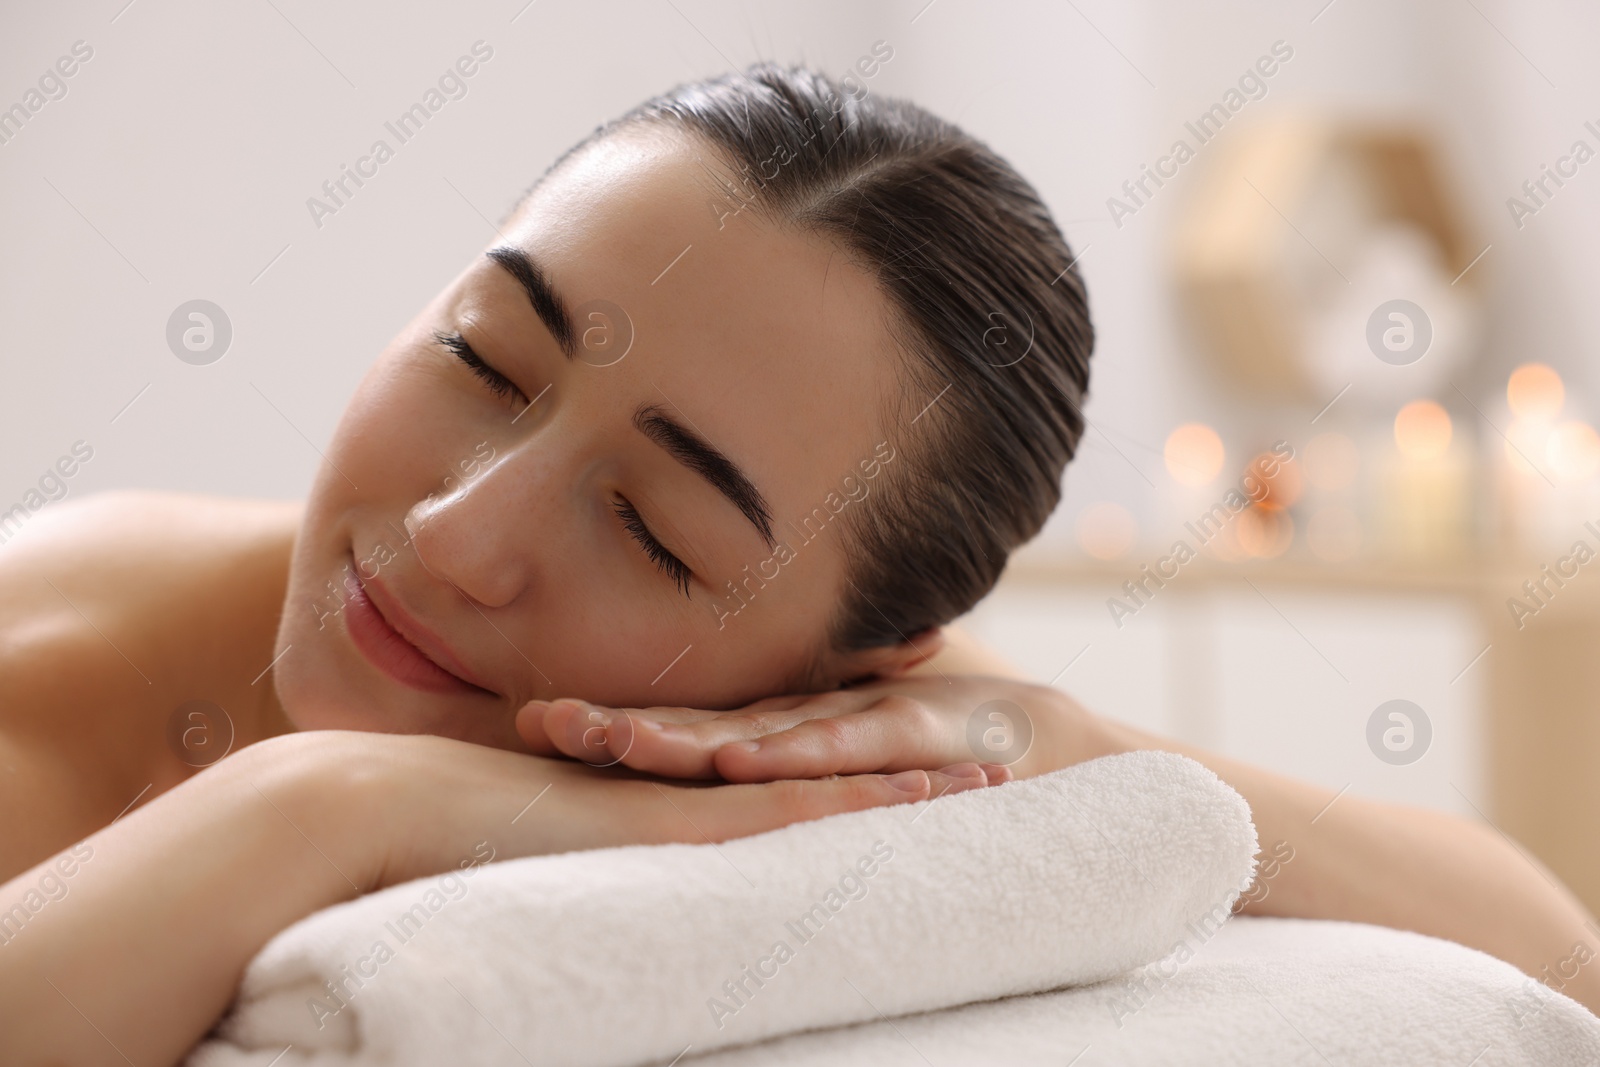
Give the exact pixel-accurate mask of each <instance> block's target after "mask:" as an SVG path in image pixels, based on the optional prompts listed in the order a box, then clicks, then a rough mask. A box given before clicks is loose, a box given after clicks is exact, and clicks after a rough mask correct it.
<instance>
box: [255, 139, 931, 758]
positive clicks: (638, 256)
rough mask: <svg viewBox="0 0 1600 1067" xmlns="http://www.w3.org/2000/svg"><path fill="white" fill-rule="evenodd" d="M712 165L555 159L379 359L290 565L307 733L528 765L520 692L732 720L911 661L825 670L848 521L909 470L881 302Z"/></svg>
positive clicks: (287, 662)
mask: <svg viewBox="0 0 1600 1067" xmlns="http://www.w3.org/2000/svg"><path fill="white" fill-rule="evenodd" d="M712 158H713V156H712V153H710V152H709V151H707V150H706V149H705V148H704V147H703V146H701V145H699V144H698V142H695V141H693V140H691V139H689V138H688V137H686V136H684V135H682V134H680V133H677V132H676V131H673V130H670V129H667V128H646V129H638V130H632V131H627V132H624V133H620V134H617V135H614V136H612V137H610V138H608V139H607V140H604V141H602V142H600V143H598V144H596V145H594V146H591V147H590V148H588V149H586V150H585V151H583V152H582V153H580V154H578V155H576V156H574V157H572V158H571V159H569V160H568V161H567V162H566V163H564V164H563V165H562V167H561V168H560V169H558V170H557V171H556V172H554V173H552V174H550V175H549V176H548V177H547V178H546V179H545V181H544V182H543V184H542V185H541V186H540V187H539V188H538V189H537V190H536V191H535V192H534V193H533V195H532V196H531V197H530V198H529V199H528V201H527V202H526V204H525V205H524V206H523V208H522V209H521V210H520V211H519V212H518V214H517V216H516V217H515V219H514V220H513V221H512V223H511V224H510V225H509V226H508V227H507V228H506V229H505V230H504V231H503V232H502V233H501V234H500V236H498V237H497V238H496V239H495V241H494V242H493V243H492V244H491V245H490V246H489V250H488V254H486V255H484V256H480V257H477V258H476V259H475V260H474V261H473V262H472V263H470V264H469V265H468V266H467V268H466V270H465V271H463V272H462V273H461V275H460V276H459V277H457V278H456V280H455V281H454V282H453V283H451V284H450V285H449V286H448V287H447V288H446V289H445V290H444V291H443V292H442V293H440V294H439V296H438V297H437V298H436V299H435V300H434V301H433V302H432V303H431V304H430V305H429V306H428V307H427V308H425V309H424V310H423V311H422V313H421V314H420V315H418V316H417V318H416V319H415V320H414V321H413V322H412V323H411V324H410V325H409V326H408V327H406V329H405V330H404V331H402V332H401V334H400V335H399V336H398V337H396V338H395V340H394V341H393V342H392V343H391V344H390V345H389V347H388V349H387V350H386V351H385V352H384V353H383V354H382V355H381V356H380V357H379V358H378V360H377V361H376V362H375V363H374V364H373V365H372V367H371V369H370V370H369V371H368V373H367V374H366V376H365V378H364V380H363V381H362V383H361V385H360V387H359V388H358V390H357V391H356V394H355V395H354V397H352V398H351V400H350V403H349V406H348V407H347V408H346V410H345V412H344V416H343V418H342V420H341V422H340V424H339V427H338V429H337V431H336V432H335V434H334V438H333V441H332V442H331V444H330V445H329V447H328V450H327V453H326V455H327V462H326V463H324V464H323V465H322V467H321V469H320V471H319V473H318V476H317V480H316V483H315V486H314V488H313V490H312V494H311V497H310V499H309V501H308V504H307V509H306V516H305V521H304V525H303V527H302V529H301V532H300V537H299V539H298V541H297V543H296V546H295V551H294V557H293V562H292V566H291V572H290V580H289V592H288V598H287V602H286V605H285V609H284V617H283V621H282V624H281V626H280V630H279V635H278V649H277V652H278V654H279V656H280V659H279V660H278V661H277V665H276V667H275V669H274V670H275V681H276V686H277V693H278V696H279V699H280V701H281V702H282V704H283V707H284V710H285V712H286V714H287V715H288V717H289V719H290V720H291V721H292V722H293V723H294V724H295V725H296V726H297V727H299V728H301V729H312V728H340V729H368V730H384V731H391V732H406V733H412V732H427V733H436V734H441V735H445V736H452V737H459V738H462V739H464V740H469V741H475V742H478V743H481V744H491V745H497V746H499V747H506V748H521V747H523V746H522V744H521V742H520V741H518V740H517V737H516V733H515V730H514V729H513V727H512V722H513V719H514V716H515V712H516V710H517V709H518V708H519V707H521V706H522V705H523V704H524V703H526V702H527V701H528V700H531V699H536V698H538V699H551V698H554V697H559V696H577V697H582V698H585V699H589V700H593V701H595V702H597V703H601V704H606V705H609V706H617V707H638V706H649V705H658V704H686V705H691V706H697V707H706V708H726V707H736V706H738V705H740V704H743V703H747V702H749V701H752V700H755V699H759V698H760V697H763V696H767V695H771V694H774V693H778V692H784V691H789V690H791V689H793V688H797V687H807V686H809V687H821V686H827V685H831V684H835V683H837V682H838V681H840V680H842V679H844V678H848V677H852V676H855V675H859V674H863V673H869V672H871V671H873V670H878V669H885V668H888V667H892V666H894V665H896V664H897V663H900V662H904V658H905V656H906V655H907V654H914V653H911V652H910V650H909V649H905V648H902V649H899V650H878V651H875V652H872V653H861V654H856V655H853V656H849V657H842V656H838V655H836V654H833V653H828V652H822V651H820V650H822V649H824V648H825V645H826V642H825V641H824V634H825V632H826V627H827V624H828V622H829V621H830V620H831V618H832V615H833V612H834V609H835V607H836V605H837V604H838V602H839V600H840V596H841V592H842V591H843V590H845V588H846V586H845V582H846V578H845V554H844V548H845V544H844V541H845V531H844V520H845V519H846V518H848V515H847V514H846V513H847V512H849V511H850V510H851V509H857V510H859V509H861V508H863V507H871V506H874V504H873V502H872V499H873V497H874V496H875V495H876V494H877V493H878V492H879V491H881V489H882V487H883V486H884V485H885V483H886V482H887V480H888V478H890V477H893V476H895V475H897V474H899V473H900V472H899V471H898V470H896V469H895V466H896V464H895V461H896V459H897V458H898V455H899V453H898V450H897V447H896V444H897V442H896V435H895V434H894V433H893V432H892V431H891V430H890V429H889V428H887V427H885V426H884V425H882V423H881V419H880V417H879V413H880V412H881V411H882V410H884V406H885V405H884V401H885V399H886V398H888V397H889V396H891V395H892V393H893V391H895V390H897V389H898V385H897V384H896V368H897V366H898V357H897V356H896V354H895V348H894V342H893V340H892V338H891V336H890V334H889V332H888V326H887V304H886V302H885V301H884V299H883V297H882V296H881V295H880V293H879V291H878V289H877V288H876V286H875V285H874V283H873V282H872V281H871V279H870V278H869V277H868V276H867V275H866V274H865V273H863V272H862V271H861V270H860V269H858V268H857V267H855V266H854V265H853V264H852V263H851V262H850V261H849V260H848V259H847V257H846V255H845V254H844V253H843V252H842V251H840V250H838V249H837V248H836V247H835V246H833V245H831V244H829V243H827V242H824V241H823V240H821V239H818V238H815V237H810V236H804V235H799V234H797V233H794V232H790V231H780V230H778V229H775V228H773V227H772V226H771V225H769V224H766V223H761V222H758V221H757V219H756V218H755V212H754V211H753V210H750V209H746V210H744V211H742V212H740V211H736V208H737V206H738V202H737V201H736V200H733V199H730V197H731V194H729V193H723V192H720V191H719V190H718V187H717V185H716V184H715V182H714V180H713V178H712V172H711V171H710V170H709V169H708V166H707V165H708V164H710V163H711V161H712ZM702 160H703V162H702ZM440 336H443V337H444V338H445V340H443V341H441V340H440ZM474 363H476V364H477V366H476V367H474V365H473V364H474ZM358 575H359V580H358V578H357V576H358ZM730 582H731V583H733V586H732V587H731V589H730V586H729V584H728V583H730ZM402 636H403V638H404V639H402ZM286 649H287V651H285V650H286ZM419 649H420V651H419ZM819 652H820V655H819V656H818V658H816V659H814V658H813V656H814V655H818V654H819Z"/></svg>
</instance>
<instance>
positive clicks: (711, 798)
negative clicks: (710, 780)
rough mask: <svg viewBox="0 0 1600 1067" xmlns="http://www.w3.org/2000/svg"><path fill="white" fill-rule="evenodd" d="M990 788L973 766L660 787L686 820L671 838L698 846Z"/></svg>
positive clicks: (674, 828) (669, 823)
mask: <svg viewBox="0 0 1600 1067" xmlns="http://www.w3.org/2000/svg"><path fill="white" fill-rule="evenodd" d="M987 784H988V780H987V778H986V776H985V774H984V771H983V769H982V768H981V767H980V766H979V765H978V764H975V763H969V764H962V765H956V766H952V767H947V768H945V769H943V770H939V771H923V770H914V771H903V772H901V773H899V774H892V775H884V774H860V775H849V776H845V777H839V778H823V779H799V780H786V781H781V782H767V783H762V784H756V785H751V784H745V785H724V786H716V787H714V788H711V789H685V788H680V787H676V786H657V787H656V788H658V789H660V790H661V793H662V796H663V798H665V799H666V800H667V801H668V802H669V803H671V804H672V806H673V807H674V808H676V809H677V815H679V816H680V817H681V819H680V820H679V821H678V823H677V824H676V825H674V823H673V822H672V821H671V820H670V819H669V820H668V821H667V822H666V823H665V824H663V825H664V826H665V827H666V828H667V829H666V832H667V834H668V839H669V840H673V841H683V842H689V843H693V842H698V841H726V840H728V839H729V838H734V837H745V836H748V835H750V834H758V833H763V832H765V831H767V830H775V829H777V828H778V827H781V826H788V825H790V824H791V823H797V822H808V821H810V820H812V819H821V818H824V817H826V816H829V815H838V814H840V813H842V812H847V811H864V810H866V809H868V808H877V807H885V806H888V805H892V804H910V803H915V802H917V801H919V800H930V799H933V798H935V797H940V796H948V795H950V794H952V793H961V792H966V791H967V790H970V789H982V788H984V786H986V785H987Z"/></svg>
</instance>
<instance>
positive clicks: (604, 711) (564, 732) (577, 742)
mask: <svg viewBox="0 0 1600 1067" xmlns="http://www.w3.org/2000/svg"><path fill="white" fill-rule="evenodd" d="M622 714H623V713H621V712H616V711H613V710H611V709H610V708H602V707H599V706H597V705H594V704H589V703H586V702H584V701H581V700H569V699H561V700H557V701H554V702H552V703H551V704H550V705H548V706H547V707H546V708H545V709H544V712H543V717H542V722H543V726H544V733H545V736H546V737H548V738H549V740H550V743H551V745H553V746H554V747H555V749H556V751H557V752H558V753H559V754H561V755H563V756H569V757H571V758H572V759H576V760H582V761H583V762H585V763H587V764H590V765H591V766H595V767H608V766H612V765H614V764H616V763H619V762H621V759H622V757H623V756H624V755H625V754H626V752H627V748H628V741H629V740H630V739H631V735H632V731H631V730H627V731H614V730H613V729H612V723H613V722H614V721H615V720H616V719H617V718H618V717H619V716H621V715H622ZM613 742H615V747H614V746H613Z"/></svg>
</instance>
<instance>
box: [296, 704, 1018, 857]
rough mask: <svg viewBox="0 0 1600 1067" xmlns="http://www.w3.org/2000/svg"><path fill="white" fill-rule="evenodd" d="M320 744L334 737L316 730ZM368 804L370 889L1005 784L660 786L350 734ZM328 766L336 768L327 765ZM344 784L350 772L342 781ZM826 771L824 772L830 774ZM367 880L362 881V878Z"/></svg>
mask: <svg viewBox="0 0 1600 1067" xmlns="http://www.w3.org/2000/svg"><path fill="white" fill-rule="evenodd" d="M319 733H320V734H322V735H323V736H324V737H329V738H330V740H331V739H332V738H331V735H334V734H337V733H339V732H338V731H319ZM343 739H347V740H348V742H349V745H350V751H351V752H352V753H359V755H356V756H355V759H356V762H357V763H358V764H359V765H360V768H361V770H360V772H359V776H360V777H361V778H362V779H363V780H364V781H365V783H366V784H365V785H363V786H362V787H361V791H362V793H363V795H364V798H365V799H364V801H363V802H362V804H361V807H362V808H363V809H364V810H367V811H370V812H373V813H374V814H375V815H376V819H375V820H374V822H373V824H372V825H376V826H381V827H383V828H384V832H383V833H382V835H381V836H380V837H379V838H378V839H377V840H374V841H372V842H371V844H372V845H373V846H375V847H373V848H370V849H367V850H364V854H365V866H364V867H363V873H364V874H366V875H367V876H368V877H369V878H370V882H368V883H367V885H368V886H369V887H370V888H374V889H376V888H382V887H383V886H386V885H392V884H395V883H398V882H402V881H407V880H409V879H412V878H419V877H423V876H425V875H430V874H435V873H438V872H441V871H446V870H449V869H451V868H453V867H455V866H457V865H459V864H460V863H461V862H463V861H465V860H468V859H469V858H470V857H472V856H477V857H479V861H480V862H481V860H482V858H483V857H484V853H485V849H484V848H483V844H484V843H487V846H488V849H492V854H491V857H490V858H494V859H510V858H513V857H517V856H531V855H543V854H546V853H553V852H567V851H572V850H576V849H588V848H604V847H608V846H613V845H637V844H661V843H666V842H682V843H687V844H698V843H701V842H706V841H725V840H727V839H728V838H733V837H744V836H746V835H749V834H756V833H761V832H763V831H766V830H773V829H777V828H778V827H781V826H786V825H788V824H790V823H794V822H803V821H806V820H810V819H819V818H822V817H823V816H825V815H833V814H837V813H839V812H845V811H859V810H862V809H865V808H874V807H881V806H884V805H889V804H905V803H912V802H915V801H919V800H927V799H930V798H932V797H936V796H940V795H943V794H945V793H953V792H960V791H962V790H966V789H974V788H978V787H981V786H984V785H989V784H994V783H997V782H999V781H1003V780H1005V777H1007V776H1006V775H1005V774H1004V773H1003V768H997V769H996V770H997V771H998V772H1000V773H997V774H996V775H995V777H994V778H993V779H991V778H990V777H989V776H988V775H986V773H985V769H984V768H983V767H981V766H980V765H979V764H977V763H975V762H973V761H971V760H967V761H947V763H954V765H945V766H942V768H941V769H938V770H924V769H920V768H909V769H905V770H902V771H901V772H900V773H896V774H887V775H886V774H858V775H850V776H846V777H838V776H834V777H822V776H821V775H817V776H807V780H799V781H773V782H768V783H765V784H740V785H714V786H704V785H692V786H686V785H683V784H681V783H679V784H674V783H663V782H657V781H654V780H651V779H648V778H645V777H642V776H640V775H639V774H637V773H636V772H635V771H632V770H629V769H627V768H616V769H611V770H606V769H597V768H595V767H592V766H584V765H583V764H581V763H574V762H572V761H569V760H564V759H547V758H544V757H541V756H530V755H526V754H523V753H518V752H510V751H506V750H503V749H497V748H487V747H484V746H481V745H475V744H470V743H468V742H465V741H456V740H452V739H450V738H443V737H434V736H428V735H420V736H417V735H400V734H376V735H371V734H359V735H357V734H345V735H344V738H343ZM331 765H332V764H330V766H331ZM335 773H336V774H338V775H339V776H340V777H341V778H346V779H348V777H349V771H348V770H344V769H341V770H338V771H336V772H335ZM827 773H828V772H823V774H827ZM358 880H359V879H358Z"/></svg>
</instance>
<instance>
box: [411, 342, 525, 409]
mask: <svg viewBox="0 0 1600 1067" xmlns="http://www.w3.org/2000/svg"><path fill="white" fill-rule="evenodd" d="M433 338H434V340H436V341H438V342H439V343H440V344H441V345H443V346H444V347H446V348H448V349H449V350H450V351H451V352H454V353H455V356H456V358H457V359H459V360H460V361H461V362H462V363H464V364H466V365H467V367H468V368H470V369H471V371H472V373H473V374H475V375H477V377H478V378H479V379H480V380H481V381H482V382H483V384H484V386H485V387H487V388H488V390H489V392H491V393H493V394H494V395H495V396H497V397H499V398H501V399H502V400H503V399H505V398H506V397H509V396H512V395H516V396H521V395H522V390H521V389H518V388H517V386H516V383H515V382H513V381H512V380H511V379H510V378H507V377H506V376H505V375H504V374H501V373H500V372H499V371H497V370H495V369H494V368H493V367H491V366H489V364H487V363H485V362H484V361H483V357H482V356H480V355H478V353H477V352H476V351H474V350H473V347H472V345H470V344H468V343H467V339H466V338H465V337H463V336H461V335H460V334H459V333H435V334H434V335H433ZM524 399H526V398H525V397H524Z"/></svg>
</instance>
